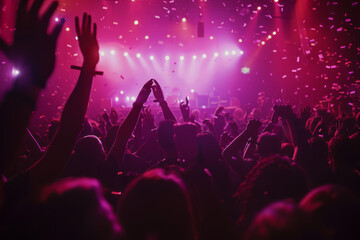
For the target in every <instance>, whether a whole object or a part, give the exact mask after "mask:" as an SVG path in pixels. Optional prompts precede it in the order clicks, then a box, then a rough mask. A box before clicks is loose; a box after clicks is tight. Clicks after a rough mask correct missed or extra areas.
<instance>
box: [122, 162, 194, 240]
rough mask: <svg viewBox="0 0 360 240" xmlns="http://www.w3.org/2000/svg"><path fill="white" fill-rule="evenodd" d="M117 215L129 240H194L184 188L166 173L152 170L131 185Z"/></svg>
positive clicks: (171, 175) (190, 214)
mask: <svg viewBox="0 0 360 240" xmlns="http://www.w3.org/2000/svg"><path fill="white" fill-rule="evenodd" d="M117 213H118V217H119V220H120V223H121V225H122V226H123V228H124V234H125V236H126V238H127V239H129V240H131V239H136V240H142V239H144V240H145V239H158V240H167V239H175V240H177V239H179V240H185V239H194V227H193V217H192V209H191V205H190V200H189V197H188V193H187V190H186V188H185V185H184V184H183V182H182V181H181V180H180V179H179V178H178V177H177V176H175V175H174V174H172V173H167V172H165V170H162V169H154V170H150V171H148V172H145V173H144V174H143V175H141V176H140V177H138V178H137V179H135V180H134V181H133V182H131V183H130V184H129V186H128V187H127V188H126V189H125V192H124V194H123V196H122V198H121V199H120V201H119V205H118V211H117Z"/></svg>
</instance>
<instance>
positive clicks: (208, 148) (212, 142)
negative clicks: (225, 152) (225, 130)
mask: <svg viewBox="0 0 360 240" xmlns="http://www.w3.org/2000/svg"><path fill="white" fill-rule="evenodd" d="M196 139H197V144H198V147H199V162H200V164H201V165H202V166H204V167H208V166H209V165H212V164H214V163H215V164H216V163H217V162H218V161H219V159H220V158H221V147H220V145H219V143H218V142H217V140H216V138H215V137H214V135H212V134H211V133H205V132H203V133H199V134H198V135H197V137H196Z"/></svg>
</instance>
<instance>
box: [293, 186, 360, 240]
mask: <svg viewBox="0 0 360 240" xmlns="http://www.w3.org/2000/svg"><path fill="white" fill-rule="evenodd" d="M300 208H301V209H303V211H305V212H306V213H307V214H308V215H309V217H310V219H311V221H312V224H313V225H314V227H313V228H314V229H317V230H318V231H319V232H320V233H321V234H322V235H323V236H324V237H323V239H330V240H340V239H358V238H359V236H360V218H359V216H360V199H359V198H358V197H357V196H355V195H354V194H353V193H352V192H351V191H349V190H347V189H345V188H342V187H340V186H336V185H327V186H322V187H319V188H317V189H315V190H313V191H311V192H310V193H308V194H307V195H306V196H305V197H304V199H303V200H302V201H301V203H300Z"/></svg>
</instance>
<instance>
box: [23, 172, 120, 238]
mask: <svg viewBox="0 0 360 240" xmlns="http://www.w3.org/2000/svg"><path fill="white" fill-rule="evenodd" d="M35 209H36V212H33V211H30V212H29V213H28V217H29V221H28V223H27V224H29V225H28V228H27V229H26V231H28V234H29V236H28V237H29V238H32V239H74V240H75V239H91V240H100V239H108V240H113V239H118V238H119V236H120V233H121V227H120V225H119V223H118V221H117V219H116V215H115V214H114V212H113V210H112V208H111V206H110V205H109V203H108V202H107V201H106V200H105V198H104V196H103V195H102V189H101V186H100V183H99V182H98V181H97V180H95V179H90V178H74V179H73V178H65V179H62V180H59V181H57V182H55V183H53V184H51V185H50V186H48V187H46V188H45V189H44V190H43V192H42V193H41V196H40V203H39V204H38V206H37V208H35Z"/></svg>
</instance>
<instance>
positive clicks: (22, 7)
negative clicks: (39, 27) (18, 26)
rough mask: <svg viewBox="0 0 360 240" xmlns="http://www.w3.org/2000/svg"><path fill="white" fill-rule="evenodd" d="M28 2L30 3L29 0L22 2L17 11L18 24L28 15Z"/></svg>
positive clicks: (22, 0)
mask: <svg viewBox="0 0 360 240" xmlns="http://www.w3.org/2000/svg"><path fill="white" fill-rule="evenodd" d="M28 2H29V0H21V1H20V4H19V7H18V11H17V19H16V22H17V23H19V22H21V20H22V19H23V18H24V16H25V14H26V9H27V5H28Z"/></svg>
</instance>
